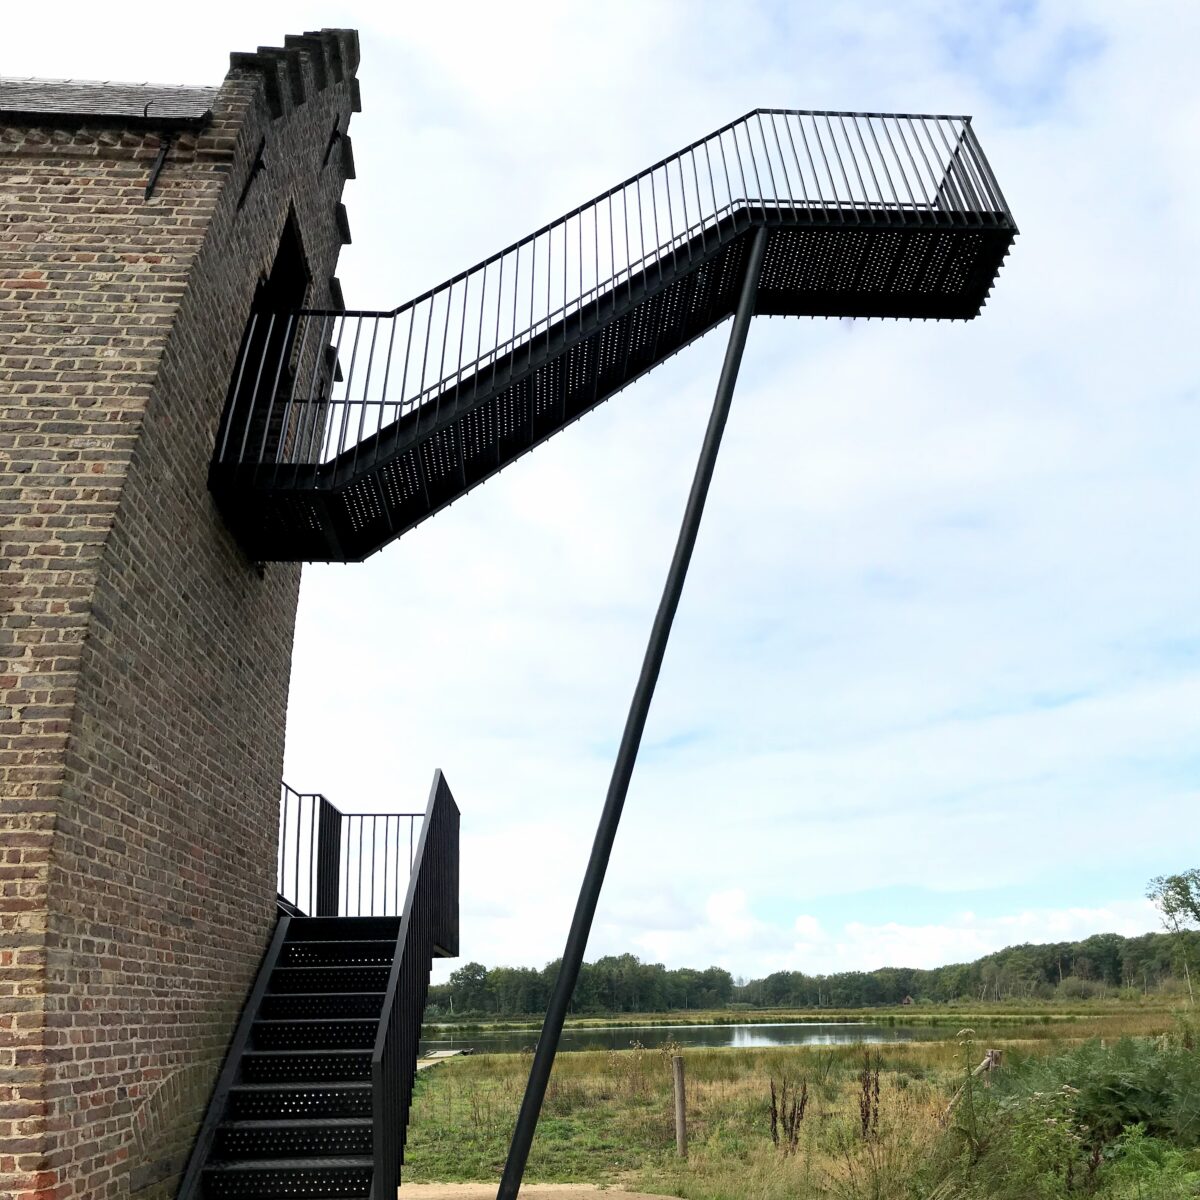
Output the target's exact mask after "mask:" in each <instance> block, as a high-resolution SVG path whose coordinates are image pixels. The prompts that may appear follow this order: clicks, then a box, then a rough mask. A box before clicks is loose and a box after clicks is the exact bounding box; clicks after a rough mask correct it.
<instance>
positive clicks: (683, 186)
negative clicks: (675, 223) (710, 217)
mask: <svg viewBox="0 0 1200 1200" xmlns="http://www.w3.org/2000/svg"><path fill="white" fill-rule="evenodd" d="M675 165H676V166H677V167H678V168H679V206H680V208H682V209H683V234H682V236H683V239H684V241H685V243H686V245H687V256H688V266H691V264H692V242H693V241H694V240H695V239H694V238H693V237H692V232H691V231H692V226H691V222H690V221H689V220H688V210H687V180H686V179H684V177H683V158H682V157H679V158H677V159H676V160H675Z"/></svg>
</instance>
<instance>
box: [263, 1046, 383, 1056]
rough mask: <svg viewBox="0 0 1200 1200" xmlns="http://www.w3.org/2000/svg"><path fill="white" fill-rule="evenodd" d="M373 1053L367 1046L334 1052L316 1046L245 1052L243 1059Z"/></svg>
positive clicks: (348, 1047) (340, 1049)
mask: <svg viewBox="0 0 1200 1200" xmlns="http://www.w3.org/2000/svg"><path fill="white" fill-rule="evenodd" d="M370 1053H371V1051H370V1050H368V1049H367V1048H366V1047H365V1046H359V1047H354V1046H339V1047H337V1048H336V1049H334V1050H322V1049H319V1048H318V1047H316V1046H314V1047H312V1048H311V1049H307V1048H306V1049H301V1050H295V1049H293V1050H245V1051H243V1053H242V1057H243V1058H250V1057H251V1056H252V1055H254V1056H257V1057H259V1058H268V1057H270V1058H280V1057H290V1058H306V1057H307V1056H308V1055H310V1054H370Z"/></svg>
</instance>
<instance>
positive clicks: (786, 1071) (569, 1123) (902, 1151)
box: [404, 1008, 1200, 1200]
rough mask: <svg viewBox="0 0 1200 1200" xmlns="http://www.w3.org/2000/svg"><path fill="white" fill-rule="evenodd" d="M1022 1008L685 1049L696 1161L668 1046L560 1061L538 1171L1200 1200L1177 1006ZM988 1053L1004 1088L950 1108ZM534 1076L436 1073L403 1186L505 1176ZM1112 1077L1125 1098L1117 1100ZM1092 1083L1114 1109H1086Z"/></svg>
mask: <svg viewBox="0 0 1200 1200" xmlns="http://www.w3.org/2000/svg"><path fill="white" fill-rule="evenodd" d="M823 1015H824V1014H823ZM1012 1016H1013V1014H1010V1013H995V1012H993V1013H983V1012H979V1013H977V1014H973V1019H977V1018H981V1017H986V1018H989V1019H988V1020H978V1021H977V1025H978V1027H975V1032H974V1033H972V1034H965V1035H963V1036H961V1037H957V1036H955V1034H957V1032H958V1031H957V1030H953V1031H951V1032H950V1034H949V1036H948V1038H947V1040H943V1041H932V1042H930V1041H923V1042H911V1043H903V1044H891V1045H886V1046H879V1047H862V1046H838V1047H828V1048H819V1047H799V1048H779V1049H767V1050H741V1049H726V1050H711V1049H695V1050H691V1049H689V1050H686V1051H683V1056H684V1060H685V1064H686V1069H687V1077H688V1120H689V1135H690V1145H691V1152H690V1155H689V1158H688V1160H687V1162H686V1163H683V1162H681V1161H680V1160H679V1159H678V1158H677V1157H676V1156H675V1152H674V1124H673V1118H672V1103H671V1081H670V1049H669V1048H668V1050H667V1051H666V1052H660V1051H650V1050H645V1049H641V1048H639V1047H631V1048H630V1049H628V1050H623V1051H618V1052H607V1053H606V1052H586V1053H573V1054H564V1055H561V1056H560V1057H559V1059H558V1061H557V1063H556V1065H555V1069H554V1075H553V1077H552V1079H551V1083H550V1087H549V1090H548V1093H547V1097H546V1104H545V1107H544V1110H543V1114H542V1118H541V1122H540V1124H539V1127H538V1134H537V1137H536V1138H535V1141H534V1146H533V1150H532V1154H531V1157H530V1162H529V1168H528V1171H527V1176H526V1177H527V1179H528V1180H530V1181H531V1182H533V1181H537V1182H590V1183H598V1184H607V1185H618V1184H620V1185H625V1186H627V1187H631V1188H635V1189H637V1190H644V1191H653V1192H659V1193H663V1194H668V1195H677V1196H681V1197H686V1198H688V1200H726V1198H728V1200H734V1198H737V1200H745V1198H747V1197H755V1198H759V1200H784V1198H785V1197H787V1198H789V1200H805V1198H806V1197H822V1198H823V1197H838V1198H845V1200H858V1198H860V1197H861V1198H864V1200H866V1198H870V1200H891V1198H895V1200H918V1198H928V1200H954V1198H957V1197H961V1198H962V1200H967V1198H975V1197H979V1198H984V1197H987V1198H992V1197H996V1198H1004V1200H1025V1197H1027V1196H1029V1197H1045V1198H1050V1197H1058V1196H1064V1197H1065V1196H1075V1195H1077V1194H1093V1195H1097V1196H1103V1197H1122V1198H1124V1197H1129V1198H1130V1200H1133V1198H1134V1197H1137V1198H1138V1200H1168V1198H1169V1200H1176V1198H1182V1197H1196V1196H1200V1151H1197V1150H1196V1148H1195V1147H1196V1146H1197V1145H1198V1144H1200V1051H1198V1050H1197V1049H1196V1044H1195V1038H1194V1034H1192V1033H1185V1034H1179V1033H1176V1034H1174V1035H1172V1036H1165V1035H1166V1034H1167V1031H1168V1030H1170V1029H1171V1028H1172V1018H1171V1016H1170V1014H1168V1013H1167V1012H1165V1011H1163V1010H1153V1009H1146V1010H1138V1009H1134V1010H1132V1011H1130V1010H1129V1009H1128V1008H1125V1009H1123V1010H1120V1011H1112V1012H1095V1011H1094V1010H1093V1011H1092V1012H1091V1014H1090V1015H1086V1016H1085V1015H1080V1014H1073V1013H1061V1012H1060V1013H1042V1012H1037V1013H1033V1014H1031V1013H1029V1012H1028V1010H1027V1012H1026V1020H1025V1022H1024V1023H1019V1022H1016V1021H1014V1020H1011V1019H1010V1018H1011V1017H1012ZM859 1017H860V1019H861V1017H862V1014H861V1013H860V1014H859ZM907 1017H908V1012H907V1011H906V1012H905V1018H906V1019H907ZM1000 1017H1002V1018H1004V1020H1003V1021H996V1020H994V1018H1000ZM1030 1017H1032V1020H1031V1019H1030ZM1067 1018H1073V1019H1067ZM776 1019H778V1018H776ZM1160 1035H1164V1036H1160ZM1122 1039H1124V1040H1122ZM1130 1039H1134V1040H1130ZM993 1047H994V1048H999V1049H1002V1050H1003V1051H1004V1052H1005V1065H1004V1067H1003V1068H1002V1069H1001V1070H1000V1071H999V1072H997V1073H996V1074H995V1076H994V1079H995V1083H994V1085H993V1086H991V1087H986V1088H985V1087H983V1086H982V1084H981V1083H978V1082H976V1083H975V1084H973V1085H971V1086H970V1087H969V1088H968V1090H967V1091H966V1093H965V1094H964V1095H963V1097H962V1098H961V1099H960V1101H959V1102H958V1104H957V1105H956V1106H955V1108H954V1110H953V1113H952V1115H951V1116H950V1118H949V1119H948V1120H947V1119H945V1114H946V1108H947V1104H948V1102H949V1100H950V1098H951V1096H953V1095H954V1093H955V1092H956V1091H957V1090H958V1089H959V1088H960V1087H961V1086H962V1084H963V1081H964V1078H965V1075H966V1069H967V1068H968V1067H969V1066H973V1065H975V1063H976V1062H977V1061H978V1060H979V1059H981V1058H982V1057H983V1052H984V1050H985V1049H988V1048H993ZM1122 1056H1124V1057H1122ZM1131 1056H1132V1057H1131ZM528 1069H529V1058H528V1056H527V1055H478V1056H473V1057H467V1058H460V1059H456V1060H453V1061H450V1062H447V1063H445V1064H443V1065H441V1066H438V1067H437V1068H435V1069H434V1070H432V1071H426V1072H423V1073H422V1075H421V1077H420V1079H419V1081H418V1086H417V1093H416V1097H415V1101H414V1108H413V1119H412V1123H411V1126H410V1131H409V1139H408V1152H407V1156H406V1157H407V1164H406V1167H405V1176H404V1177H405V1179H406V1180H409V1181H413V1182H419V1181H432V1180H437V1181H443V1182H454V1181H468V1180H481V1181H494V1180H497V1179H498V1178H499V1174H500V1171H501V1169H502V1167H503V1163H504V1157H505V1154H506V1152H507V1148H508V1139H509V1137H510V1135H511V1132H512V1125H513V1121H514V1119H515V1116H516V1110H517V1107H518V1104H519V1102H520V1097H521V1093H522V1090H523V1088H524V1084H525V1079H526V1075H527V1073H528ZM1172 1072H1174V1074H1172ZM1060 1077H1061V1079H1060ZM1114 1080H1115V1081H1116V1083H1115V1084H1114V1082H1113V1081H1114ZM1031 1081H1032V1082H1031ZM1164 1081H1166V1082H1164ZM1181 1081H1182V1082H1181ZM785 1082H786V1083H787V1086H788V1101H787V1105H786V1109H787V1110H790V1108H791V1105H792V1103H793V1101H794V1100H795V1099H797V1098H798V1096H803V1098H804V1099H803V1106H802V1108H801V1110H800V1111H801V1119H800V1120H799V1121H797V1122H796V1125H795V1138H794V1143H793V1144H789V1143H791V1142H792V1139H790V1138H789V1137H788V1135H787V1133H786V1131H784V1130H782V1128H781V1122H782V1120H783V1119H784V1118H786V1115H787V1111H784V1112H783V1113H782V1114H780V1115H781V1121H778V1122H777V1123H776V1124H777V1127H776V1137H777V1139H778V1142H779V1144H778V1145H777V1144H776V1140H775V1139H773V1137H772V1121H771V1086H772V1083H774V1086H775V1089H776V1094H777V1097H778V1096H779V1094H780V1092H781V1091H782V1087H783V1085H784V1083H785ZM1035 1083H1036V1084H1037V1086H1034V1084H1035ZM1081 1083H1082V1084H1083V1087H1082V1088H1080V1090H1079V1091H1077V1092H1072V1091H1064V1090H1063V1085H1064V1084H1066V1086H1067V1087H1069V1088H1078V1087H1079V1085H1080V1084H1081ZM1093 1084H1095V1087H1094V1088H1093V1087H1092V1085H1093ZM1114 1087H1115V1088H1116V1090H1117V1091H1120V1090H1121V1089H1122V1088H1124V1089H1125V1092H1127V1093H1128V1095H1127V1096H1125V1097H1124V1099H1122V1098H1121V1097H1120V1096H1118V1097H1117V1098H1116V1099H1115V1100H1114V1099H1113V1094H1114V1093H1113V1089H1114ZM1089 1088H1092V1091H1094V1092H1095V1095H1096V1096H1098V1097H1100V1099H1099V1100H1097V1101H1095V1104H1099V1105H1100V1107H1101V1108H1103V1106H1104V1105H1105V1104H1107V1105H1109V1108H1110V1109H1111V1111H1108V1110H1105V1112H1107V1116H1104V1115H1102V1116H1100V1117H1097V1116H1096V1115H1095V1113H1093V1112H1092V1111H1091V1110H1088V1111H1087V1112H1076V1111H1075V1108H1080V1107H1081V1106H1082V1105H1083V1101H1081V1100H1078V1099H1075V1098H1074V1097H1077V1096H1084V1097H1085V1098H1086V1097H1088V1096H1090V1095H1091V1094H1092V1093H1091V1092H1089V1091H1088V1089H1089ZM798 1089H803V1090H802V1091H798ZM1105 1089H1108V1090H1107V1091H1106V1090H1105ZM1172 1089H1174V1091H1172ZM1192 1093H1194V1096H1193V1099H1192V1100H1188V1095H1189V1094H1192ZM1130 1097H1132V1098H1130ZM1126 1101H1128V1103H1126ZM1088 1103H1092V1101H1091V1100H1089V1101H1088ZM1095 1104H1093V1107H1095ZM1121 1104H1125V1108H1126V1109H1127V1110H1128V1111H1127V1112H1126V1111H1125V1109H1122V1108H1121ZM1073 1105H1074V1108H1073V1107H1072V1106H1073ZM1189 1105H1190V1106H1191V1107H1189ZM1139 1106H1140V1107H1139ZM779 1107H781V1106H779V1105H777V1108H779ZM1114 1113H1116V1115H1113V1114H1114ZM1126 1118H1128V1119H1126ZM1135 1118H1136V1119H1135ZM1089 1122H1090V1124H1089ZM1193 1126H1195V1128H1194V1129H1193ZM1131 1131H1132V1132H1131ZM1193 1134H1194V1135H1195V1136H1194V1138H1193V1136H1192V1135H1193Z"/></svg>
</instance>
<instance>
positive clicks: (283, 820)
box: [276, 784, 291, 900]
mask: <svg viewBox="0 0 1200 1200" xmlns="http://www.w3.org/2000/svg"><path fill="white" fill-rule="evenodd" d="M290 791H291V788H289V787H288V786H287V784H284V785H283V800H282V803H281V804H280V806H279V807H280V808H281V809H282V810H283V812H282V813H281V815H280V819H279V826H280V828H279V870H278V872H277V873H276V874H277V882H278V885H279V894H280V895H281V896H282V897H283V898H284V899H285V900H286V899H287V828H288V809H289V808H290V807H291V805H290V804H289V803H288V801H289V799H290V796H289V794H288V793H289V792H290Z"/></svg>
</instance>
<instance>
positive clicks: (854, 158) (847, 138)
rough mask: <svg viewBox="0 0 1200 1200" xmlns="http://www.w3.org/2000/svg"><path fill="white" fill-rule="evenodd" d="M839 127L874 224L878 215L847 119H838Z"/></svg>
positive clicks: (864, 201) (864, 202) (864, 150)
mask: <svg viewBox="0 0 1200 1200" xmlns="http://www.w3.org/2000/svg"><path fill="white" fill-rule="evenodd" d="M838 125H839V126H840V127H841V130H842V138H843V140H844V141H845V143H846V153H847V154H848V155H849V157H850V164H851V166H853V167H854V174H855V176H856V178H857V179H858V186H859V188H860V189H861V190H862V194H863V206H864V207H865V208H866V209H867V212H868V214H869V215H870V217H871V223H872V224H874V223H875V221H876V219H877V218H876V213H875V210H874V208H872V206H871V197H870V196H869V195H868V193H867V185H866V181H865V180H864V179H863V173H862V168H861V167H859V165H858V155H857V154H855V153H854V143H853V142H852V141H851V140H850V134H849V133H847V132H846V119H845V117H841V116H839V117H838ZM834 140H835V142H836V140H837V135H836V134H835V135H834ZM863 153H864V154H865V153H866V147H865V146H864V147H863ZM856 207H857V205H856Z"/></svg>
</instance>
